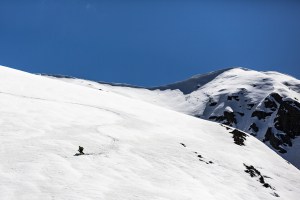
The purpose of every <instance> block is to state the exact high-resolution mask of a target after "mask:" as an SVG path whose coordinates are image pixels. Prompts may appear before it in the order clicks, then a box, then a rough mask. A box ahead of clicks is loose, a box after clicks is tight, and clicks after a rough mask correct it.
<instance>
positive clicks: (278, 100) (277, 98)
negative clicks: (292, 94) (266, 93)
mask: <svg viewBox="0 0 300 200" xmlns="http://www.w3.org/2000/svg"><path fill="white" fill-rule="evenodd" d="M270 96H271V97H273V98H274V99H275V100H276V101H277V102H278V103H281V102H282V97H281V96H280V95H279V94H278V93H271V94H270Z"/></svg>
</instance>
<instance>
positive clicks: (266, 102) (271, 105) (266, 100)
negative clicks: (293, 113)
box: [264, 98, 278, 111]
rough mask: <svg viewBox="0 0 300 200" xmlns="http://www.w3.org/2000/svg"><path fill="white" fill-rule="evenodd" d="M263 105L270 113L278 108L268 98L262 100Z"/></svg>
mask: <svg viewBox="0 0 300 200" xmlns="http://www.w3.org/2000/svg"><path fill="white" fill-rule="evenodd" d="M264 104H265V107H266V108H270V109H271V110H272V111H275V110H276V109H277V107H278V106H277V104H276V103H275V102H274V101H273V100H271V99H269V98H266V99H265V100H264Z"/></svg>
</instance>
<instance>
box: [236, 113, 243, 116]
mask: <svg viewBox="0 0 300 200" xmlns="http://www.w3.org/2000/svg"><path fill="white" fill-rule="evenodd" d="M237 113H238V114H239V115H241V116H244V115H245V114H244V113H242V112H237Z"/></svg>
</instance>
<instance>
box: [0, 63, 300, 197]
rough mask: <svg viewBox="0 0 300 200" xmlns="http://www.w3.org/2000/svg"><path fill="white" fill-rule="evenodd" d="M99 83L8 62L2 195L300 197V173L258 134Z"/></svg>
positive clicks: (2, 110) (1, 99)
mask: <svg viewBox="0 0 300 200" xmlns="http://www.w3.org/2000/svg"><path fill="white" fill-rule="evenodd" d="M76 81H80V80H76ZM76 81H75V82H76ZM85 83H87V82H85ZM89 84H91V85H88V86H89V87H85V86H82V85H81V84H73V83H67V82H63V81H60V80H54V79H53V78H48V77H43V76H39V75H33V74H29V73H25V72H21V71H17V70H14V69H10V68H7V67H3V66H0V105H1V106H0V138H1V148H0V159H1V161H2V162H1V164H0V199H1V200H2V199H3V200H9V199H13V200H15V199H17V200H23V199H24V200H27V199H28V200H35V199H37V200H40V199H43V200H48V199H49V200H53V199H54V200H57V199H61V200H73V199H80V200H92V199H97V200H98V199H103V200H119V199H120V200H125V199H130V200H135V199H136V200H137V199H138V200H144V199H147V200H167V199H168V200H194V199H195V200H196V199H197V200H198V199H205V200H208V199H209V200H210V199H211V200H226V199H228V200H241V199H245V200H259V199H264V200H268V199H283V200H298V199H299V197H300V171H299V170H298V169H297V168H295V167H294V166H293V165H291V164H289V163H288V162H287V161H285V160H284V159H283V158H282V157H280V156H279V155H277V154H276V153H275V152H274V151H272V150H271V149H270V148H268V147H267V146H266V145H265V144H263V143H262V142H260V141H259V140H257V139H256V138H255V137H253V136H251V135H248V134H245V133H243V132H240V131H237V130H235V129H234V128H230V127H227V126H225V125H222V126H221V125H220V124H218V123H215V122H210V121H206V120H203V119H199V118H196V117H193V116H189V115H186V114H184V113H181V112H178V111H174V110H171V109H169V108H170V107H171V106H169V107H168V106H167V107H166V108H164V107H162V106H161V103H160V104H158V105H155V104H153V103H149V102H146V101H145V99H143V98H142V97H141V96H142V94H143V93H139V94H137V93H134V92H132V93H131V94H132V95H129V94H128V93H127V95H125V92H124V91H125V90H130V91H133V90H131V89H128V88H121V87H119V88H118V89H116V87H113V86H108V85H103V84H102V86H101V87H102V88H99V84H98V86H97V87H96V83H92V82H90V83H89ZM93 84H95V85H94V86H95V87H94V86H93ZM121 90H123V91H121ZM141 90H142V89H141ZM142 91H144V93H145V96H144V98H147V94H146V93H148V91H146V90H142ZM149 92H151V91H149ZM154 92H155V91H154ZM157 92H158V91H157ZM166 92H168V91H166ZM169 92H171V93H172V94H173V93H174V92H179V91H174V92H172V91H169ZM135 95H138V96H139V98H137V97H136V96H135ZM174 97H175V96H174ZM176 97H177V98H183V97H182V96H181V97H180V96H176ZM174 101H175V100H174ZM160 102H162V101H160ZM166 104H167V103H166ZM159 105H160V106H159ZM168 105H170V104H168ZM186 105H188V104H186ZM178 106H179V108H182V109H183V108H184V107H185V106H184V105H180V104H178ZM180 106H182V107H180ZM186 108H187V109H192V108H191V106H187V107H186ZM227 109H229V108H227ZM79 145H80V146H83V147H84V148H85V149H84V152H85V153H86V155H82V156H74V154H75V153H77V152H76V151H77V149H78V146H79Z"/></svg>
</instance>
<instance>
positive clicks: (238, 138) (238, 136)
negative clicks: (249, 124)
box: [230, 129, 247, 146]
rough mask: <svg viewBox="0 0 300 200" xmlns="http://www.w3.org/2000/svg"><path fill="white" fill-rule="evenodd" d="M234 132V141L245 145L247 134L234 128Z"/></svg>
mask: <svg viewBox="0 0 300 200" xmlns="http://www.w3.org/2000/svg"><path fill="white" fill-rule="evenodd" d="M230 133H232V134H233V136H232V138H233V140H234V143H235V144H237V145H240V146H245V143H244V142H245V140H246V137H247V135H246V134H245V133H243V132H241V131H239V130H238V129H234V130H233V131H232V132H230Z"/></svg>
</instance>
